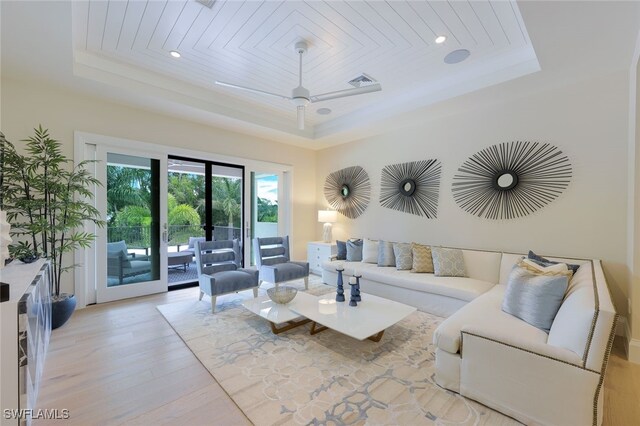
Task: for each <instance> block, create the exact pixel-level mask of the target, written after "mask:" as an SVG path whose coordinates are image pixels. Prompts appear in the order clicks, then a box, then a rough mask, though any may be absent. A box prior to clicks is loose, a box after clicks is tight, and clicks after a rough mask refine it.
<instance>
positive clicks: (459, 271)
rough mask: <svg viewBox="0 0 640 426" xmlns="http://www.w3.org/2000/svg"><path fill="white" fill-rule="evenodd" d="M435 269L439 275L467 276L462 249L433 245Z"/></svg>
mask: <svg viewBox="0 0 640 426" xmlns="http://www.w3.org/2000/svg"><path fill="white" fill-rule="evenodd" d="M431 253H432V254H433V269H434V273H435V275H436V276H438V277H466V276H467V271H466V268H465V266H464V255H463V254H462V250H460V249H453V248H444V247H432V248H431Z"/></svg>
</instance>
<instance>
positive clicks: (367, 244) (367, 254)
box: [362, 238, 378, 263]
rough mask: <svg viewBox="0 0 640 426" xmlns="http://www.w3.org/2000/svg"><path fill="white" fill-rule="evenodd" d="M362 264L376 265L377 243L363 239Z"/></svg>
mask: <svg viewBox="0 0 640 426" xmlns="http://www.w3.org/2000/svg"><path fill="white" fill-rule="evenodd" d="M362 262H363V263H378V241H376V240H370V239H369V238H365V239H364V242H363V244H362Z"/></svg>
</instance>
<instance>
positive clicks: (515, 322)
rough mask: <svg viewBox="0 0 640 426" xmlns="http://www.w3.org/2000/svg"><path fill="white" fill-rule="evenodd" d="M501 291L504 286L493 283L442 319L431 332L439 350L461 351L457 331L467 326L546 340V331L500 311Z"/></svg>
mask: <svg viewBox="0 0 640 426" xmlns="http://www.w3.org/2000/svg"><path fill="white" fill-rule="evenodd" d="M467 279H469V278H467ZM504 292H505V286H503V285H496V286H494V287H493V288H492V289H491V290H489V291H488V292H487V293H485V294H483V295H482V296H480V297H478V298H476V299H475V300H473V301H471V302H469V303H468V304H467V305H465V306H464V307H462V308H461V309H460V310H459V311H457V312H456V313H455V314H453V315H451V316H450V317H449V318H447V319H445V320H444V321H443V322H442V323H441V324H440V325H439V326H438V328H437V329H436V331H435V333H434V334H433V343H434V344H435V345H436V346H437V347H438V348H439V349H441V350H444V351H447V352H449V353H452V354H455V353H457V352H458V351H459V350H460V341H461V334H460V330H461V329H462V328H463V327H464V326H466V325H474V326H476V327H486V328H488V329H494V330H497V331H499V332H500V334H502V335H504V334H508V335H513V336H518V338H520V339H526V340H531V341H534V342H540V343H545V342H546V341H547V333H545V332H544V331H542V330H540V329H539V328H536V327H534V326H532V325H531V324H527V323H526V322H524V321H522V320H520V319H518V318H516V317H514V316H512V315H509V314H507V313H506V312H503V311H502V309H501V304H502V299H503V297H504Z"/></svg>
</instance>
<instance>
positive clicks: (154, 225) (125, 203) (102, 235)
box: [96, 145, 168, 303]
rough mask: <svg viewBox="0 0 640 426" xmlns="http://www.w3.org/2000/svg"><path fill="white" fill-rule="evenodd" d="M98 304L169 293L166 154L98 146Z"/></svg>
mask: <svg viewBox="0 0 640 426" xmlns="http://www.w3.org/2000/svg"><path fill="white" fill-rule="evenodd" d="M96 158H97V159H98V160H99V163H98V166H97V170H96V175H97V177H98V179H99V180H100V181H101V182H103V183H104V186H103V187H99V189H98V193H97V194H96V199H97V200H98V209H99V210H100V211H101V213H102V216H103V217H104V218H105V219H106V221H107V226H106V227H104V228H102V229H98V232H97V239H96V259H97V262H96V281H97V285H96V299H97V302H98V303H102V302H109V301H112V300H119V299H124V298H129V297H137V296H143V295H146V294H152V293H158V292H163V291H166V290H167V257H166V252H167V244H166V242H167V238H168V229H167V225H166V224H167V179H166V176H167V161H166V156H162V155H156V154H151V153H144V152H135V151H131V150H126V151H122V150H119V149H116V148H111V147H108V146H104V145H101V146H98V147H97V149H96Z"/></svg>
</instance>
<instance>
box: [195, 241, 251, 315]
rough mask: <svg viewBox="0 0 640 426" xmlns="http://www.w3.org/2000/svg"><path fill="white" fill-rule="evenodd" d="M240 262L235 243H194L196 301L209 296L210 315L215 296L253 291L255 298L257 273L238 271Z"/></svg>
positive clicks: (214, 307) (213, 307) (214, 305)
mask: <svg viewBox="0 0 640 426" xmlns="http://www.w3.org/2000/svg"><path fill="white" fill-rule="evenodd" d="M240 259H241V257H240V243H239V242H238V240H233V241H228V240H222V241H197V242H196V265H197V268H198V284H199V285H200V299H199V300H202V296H204V295H205V294H206V295H208V296H210V297H211V313H214V312H215V310H216V297H217V296H221V295H223V294H228V293H236V292H239V291H242V290H248V289H250V288H252V289H253V297H258V271H256V270H255V269H247V268H240Z"/></svg>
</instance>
